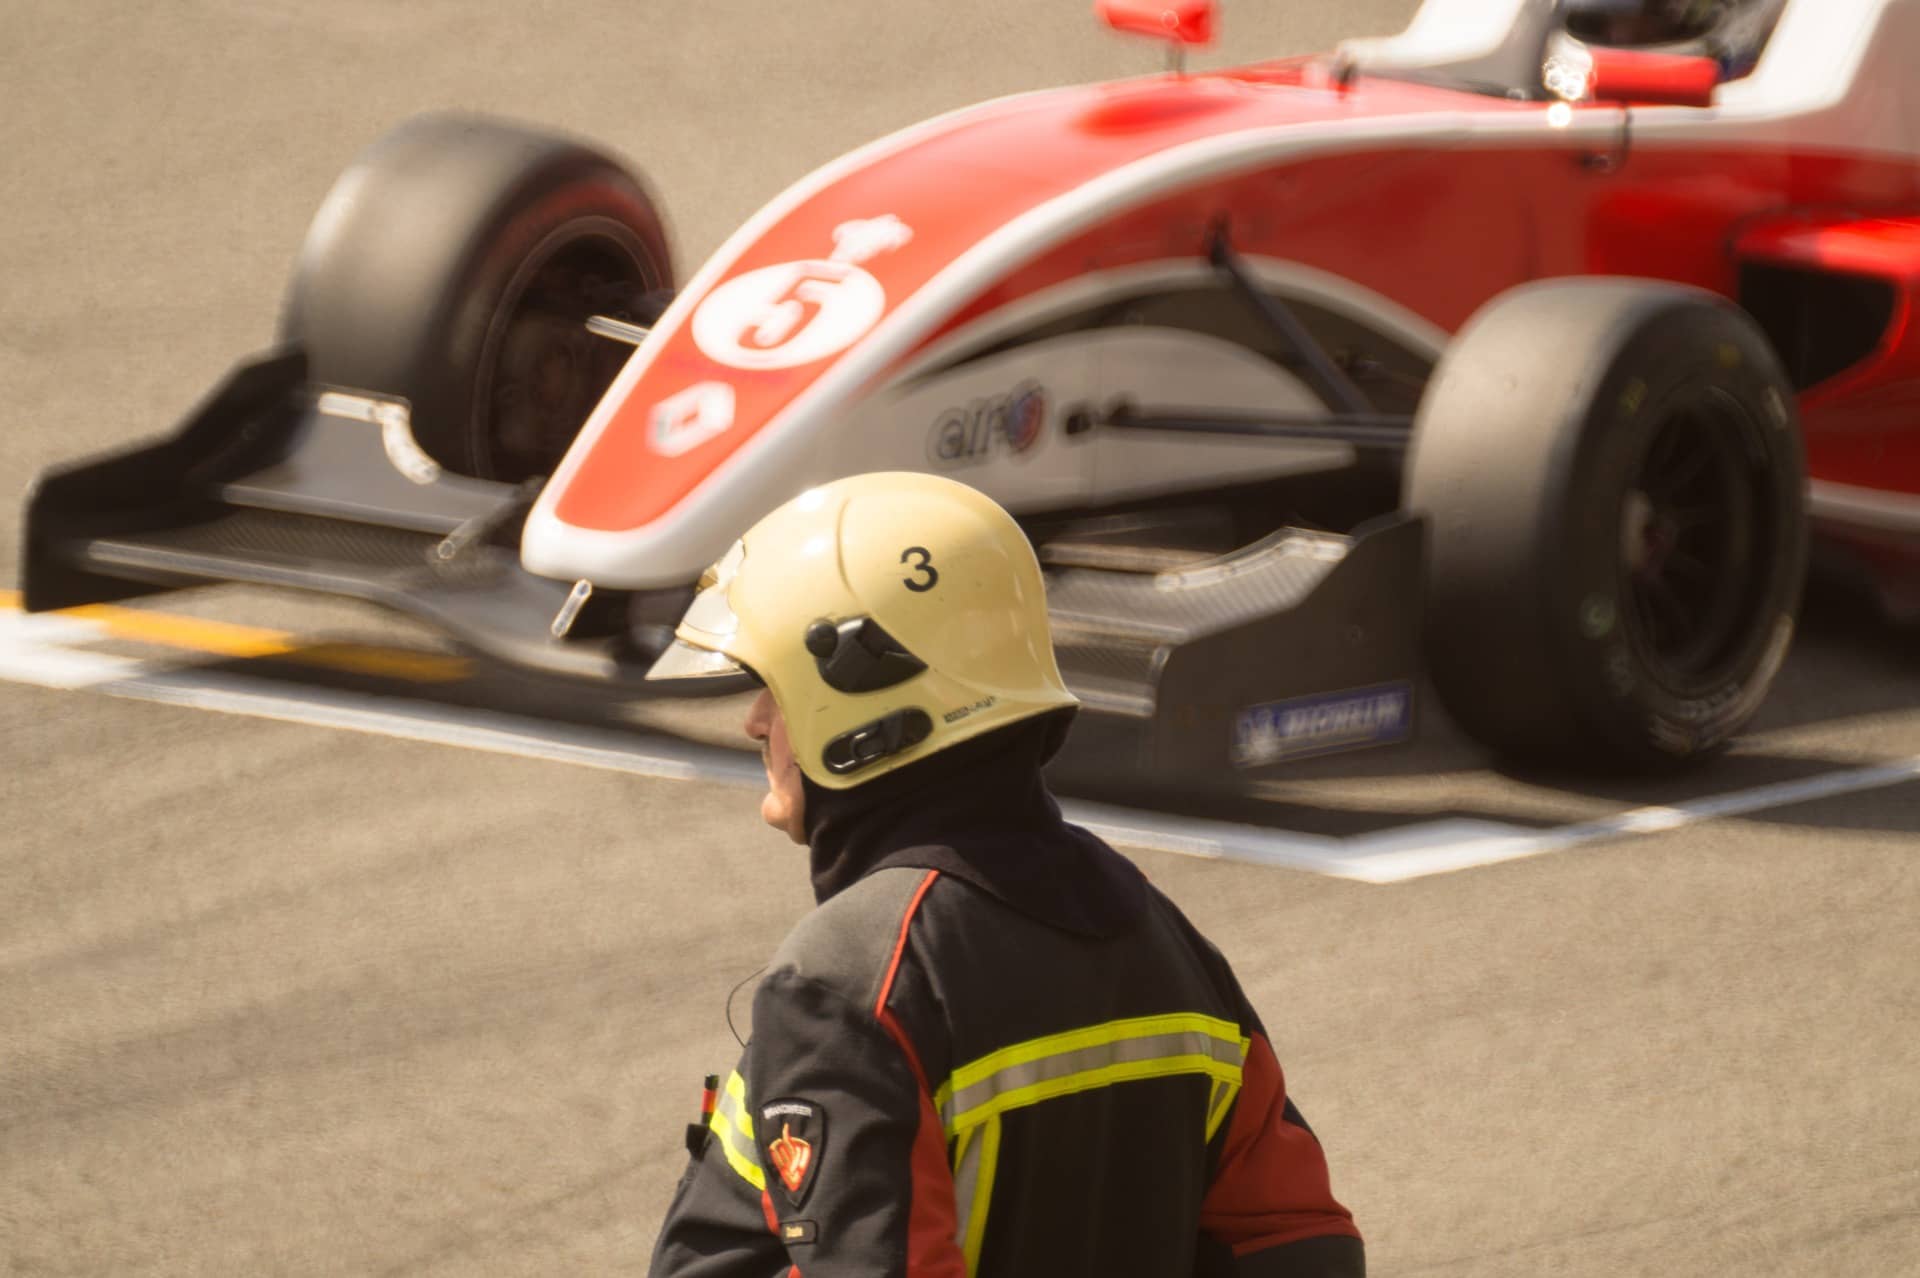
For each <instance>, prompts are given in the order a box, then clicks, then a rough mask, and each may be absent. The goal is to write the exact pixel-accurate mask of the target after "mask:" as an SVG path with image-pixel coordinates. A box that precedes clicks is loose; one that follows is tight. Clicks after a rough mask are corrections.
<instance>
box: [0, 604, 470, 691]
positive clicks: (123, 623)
mask: <svg viewBox="0 0 1920 1278" xmlns="http://www.w3.org/2000/svg"><path fill="white" fill-rule="evenodd" d="M0 611H5V612H18V611H20V592H19V591H17V590H0ZM49 615H50V616H56V617H72V618H73V619H75V620H76V621H87V622H91V623H93V624H94V625H97V626H99V627H100V628H101V629H102V630H104V631H106V632H107V633H108V634H110V635H112V636H113V637H114V638H116V639H131V640H135V641H138V642H140V643H151V644H157V645H159V646H161V647H164V648H179V649H183V650H185V651H188V652H199V653H206V654H209V655H212V656H217V657H236V658H242V659H245V658H254V659H258V658H262V657H278V658H281V659H283V660H287V661H293V662H298V663H299V664H301V665H308V666H319V667H322V668H325V669H328V670H341V671H345V672H347V673H350V674H365V675H378V676H381V677H384V678H389V679H404V680H406V681H407V682H409V683H457V682H459V681H460V680H462V679H465V678H467V677H468V676H469V675H471V674H472V673H473V663H472V662H471V661H469V660H468V659H467V658H465V657H450V656H447V655H445V654H443V653H437V652H412V651H408V650H407V649H404V648H377V647H368V646H362V645H359V644H345V643H305V642H302V641H301V640H300V638H299V637H298V636H296V635H292V634H289V633H287V632H286V631H284V630H263V629H260V628H259V627H256V626H236V625H233V624H231V623H229V622H225V621H201V620H199V619H198V618H195V617H180V616H175V615H174V614H172V613H165V612H147V611H145V610H144V609H139V608H121V607H117V606H115V605H113V604H84V605H82V606H81V607H78V608H63V609H61V610H60V611H58V612H55V613H51V614H49Z"/></svg>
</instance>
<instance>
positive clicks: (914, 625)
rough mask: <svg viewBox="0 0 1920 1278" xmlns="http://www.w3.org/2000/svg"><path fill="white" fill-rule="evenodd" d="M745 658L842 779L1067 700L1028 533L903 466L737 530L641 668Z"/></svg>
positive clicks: (692, 672)
mask: <svg viewBox="0 0 1920 1278" xmlns="http://www.w3.org/2000/svg"><path fill="white" fill-rule="evenodd" d="M743 669H744V670H747V671H750V672H751V673H752V674H754V675H755V676H756V677H757V678H759V679H760V680H761V681H762V682H763V683H765V684H766V685H767V688H768V690H769V691H771V692H772V694H773V699H774V701H775V702H776V703H777V704H778V705H779V707H780V712H781V715H782V716H783V717H784V718H785V719H786V724H787V736H788V738H789V739H790V740H791V741H792V743H793V752H794V757H795V758H796V759H797V760H798V761H799V764H800V767H801V769H802V770H803V771H804V772H805V773H806V774H807V776H808V778H809V779H811V780H812V781H813V782H815V783H816V784H818V785H822V786H825V787H827V788H829V789H836V790H837V789H845V788H847V787H849V786H854V785H859V784H860V783H862V782H864V781H868V780H870V779H872V778H874V777H877V776H881V775H884V774H885V773H888V772H891V771H893V770H894V769H896V768H899V767H902V766H904V765H905V764H908V763H911V762H913V761H914V760H916V759H921V758H925V757H926V756H927V755H930V754H934V753H937V752H938V751H940V750H944V749H946V748H948V747H949V746H954V745H958V744H959V743H960V742H962V741H965V740H968V739H969V738H972V737H977V736H979V735H980V734H981V733H983V732H987V731H990V730H992V729H994V728H998V727H1002V726H1005V725H1006V724H1009V723H1013V722H1016V721H1018V720H1020V719H1027V718H1031V717H1033V716H1034V715H1038V714H1044V713H1046V712H1047V711H1049V710H1055V709H1058V708H1061V707H1063V706H1072V705H1076V704H1078V703H1077V702H1076V701H1075V700H1074V697H1073V694H1072V693H1070V692H1068V691H1067V688H1066V685H1065V684H1064V683H1063V682H1061V679H1060V668H1059V666H1058V664H1057V663H1056V662H1055V660H1054V656H1053V642H1052V638H1051V635H1050V633H1049V630H1048V626H1047V602H1046V588H1045V585H1044V584H1043V583H1042V581H1041V577H1040V565H1039V562H1038V561H1037V560H1036V559H1035V558H1034V554H1033V547H1032V546H1031V545H1030V544H1029V543H1028V541H1027V538H1026V534H1025V533H1023V532H1021V531H1020V526H1019V525H1018V524H1016V523H1015V522H1014V521H1013V517H1012V516H1010V515H1009V514H1007V512H1006V511H1004V510H1002V509H1001V508H1000V507H999V506H998V505H996V504H995V503H994V502H993V501H992V500H991V499H989V498H987V497H986V496H983V495H982V494H980V493H978V492H975V491H974V490H973V489H971V488H969V487H967V486H966V485H965V484H960V483H956V482H954V481H953V480H950V479H943V478H940V477H938V476H935V475H925V474H917V473H909V472H897V473H894V472H888V473H880V474H872V475H856V476H854V477H853V478H850V479H842V480H838V481H836V482H834V483H831V484H827V485H824V486H823V487H820V488H815V489H811V490H810V491H808V492H805V493H802V494H801V495H800V496H798V497H796V498H794V499H793V500H792V501H790V502H788V503H787V504H786V505H784V506H781V507H780V508H779V509H777V510H775V511H774V512H773V513H772V514H770V515H768V516H767V517H766V518H764V519H762V520H761V521H760V522H759V523H757V524H755V525H754V526H753V527H752V528H749V529H748V530H747V531H746V533H745V534H744V535H743V536H742V537H741V538H740V540H739V541H737V542H735V543H734V546H733V548H732V549H731V550H729V551H728V552H727V554H726V555H725V556H723V557H722V558H721V560H720V562H718V563H716V564H715V565H714V566H713V567H711V568H709V569H708V570H707V571H706V573H705V574H704V575H703V576H702V577H701V579H700V590H699V593H698V594H697V595H696V596H695V598H694V601H693V603H692V605H691V606H690V607H689V608H688V609H687V613H686V616H685V617H684V618H683V619H682V620H681V622H680V625H679V628H678V629H677V630H676V631H675V632H674V643H673V645H672V646H671V647H670V648H668V649H667V651H666V652H665V653H663V654H662V655H661V657H660V659H659V660H658V661H657V662H655V663H654V666H653V669H652V670H651V671H649V672H648V676H647V677H648V678H650V679H668V678H671V679H684V678H690V677H699V676H712V675H722V674H734V673H737V672H739V671H741V670H743Z"/></svg>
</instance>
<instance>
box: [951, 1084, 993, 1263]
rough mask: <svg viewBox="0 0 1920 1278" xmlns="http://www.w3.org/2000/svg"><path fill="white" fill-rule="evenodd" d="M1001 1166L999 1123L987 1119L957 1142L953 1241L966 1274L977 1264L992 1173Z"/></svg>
mask: <svg viewBox="0 0 1920 1278" xmlns="http://www.w3.org/2000/svg"><path fill="white" fill-rule="evenodd" d="M999 1165H1000V1120H999V1119H998V1118H997V1117H996V1118H989V1119H988V1120H987V1121H986V1122H984V1123H981V1124H980V1125H979V1126H977V1127H970V1128H968V1129H967V1132H966V1134H965V1135H964V1136H962V1137H961V1138H960V1145H959V1149H958V1151H957V1153H956V1157H955V1159H954V1168H953V1203H954V1209H955V1215H956V1228H955V1231H954V1241H956V1242H958V1243H959V1244H960V1252H961V1254H962V1255H964V1256H965V1257H966V1260H967V1273H968V1274H972V1273H973V1272H974V1270H975V1268H976V1267H977V1266H978V1265H979V1264H980V1245H981V1243H983V1242H985V1241H986V1237H987V1207H988V1205H989V1204H990V1203H991V1202H992V1200H993V1173H994V1171H995V1169H996V1168H998V1167H999Z"/></svg>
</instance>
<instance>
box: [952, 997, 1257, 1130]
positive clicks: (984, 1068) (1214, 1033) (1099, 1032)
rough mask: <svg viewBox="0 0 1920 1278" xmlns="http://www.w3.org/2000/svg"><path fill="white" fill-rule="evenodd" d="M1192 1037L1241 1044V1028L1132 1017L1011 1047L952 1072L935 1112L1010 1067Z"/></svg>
mask: <svg viewBox="0 0 1920 1278" xmlns="http://www.w3.org/2000/svg"><path fill="white" fill-rule="evenodd" d="M1193 1033H1198V1034H1206V1035H1208V1036H1209V1037H1212V1038H1217V1039H1220V1040H1222V1041H1224V1042H1228V1043H1240V1042H1242V1040H1241V1037H1240V1027H1239V1026H1238V1025H1236V1024H1234V1023H1233V1022H1232V1021H1223V1020H1221V1019H1220V1018H1218V1017H1215V1016H1203V1015H1201V1014H1200V1013H1198V1012H1174V1013H1171V1014H1168V1015H1164V1016H1133V1017H1128V1018H1127V1019H1125V1020H1118V1021H1105V1022H1102V1023H1101V1024H1099V1025H1088V1026H1085V1027H1083V1028H1081V1029H1076V1030H1068V1031H1067V1032H1066V1033H1064V1034H1049V1035H1047V1036H1046V1037H1044V1038H1034V1039H1028V1040H1027V1041H1026V1042H1024V1043H1015V1044H1014V1045H1013V1046H1011V1047H1003V1048H1001V1049H1000V1050H999V1051H997V1052H992V1053H989V1054H988V1055H986V1056H982V1057H981V1058H980V1059H979V1060H977V1061H972V1062H969V1063H968V1064H966V1065H962V1066H961V1067H960V1068H959V1069H957V1070H955V1071H954V1072H953V1077H952V1078H949V1079H948V1080H947V1081H946V1082H945V1083H943V1084H941V1087H940V1090H939V1091H938V1092H937V1093H935V1095H934V1098H933V1104H934V1108H936V1109H944V1108H945V1106H946V1103H947V1101H948V1100H950V1099H951V1098H952V1096H953V1093H954V1092H955V1091H959V1090H964V1089H965V1088H968V1087H971V1086H972V1085H973V1084H975V1083H977V1082H979V1081H980V1080H982V1079H985V1078H990V1077H992V1076H993V1075H995V1074H997V1073H999V1072H1000V1071H1001V1070H1003V1069H1007V1068H1009V1067H1010V1066H1014V1065H1025V1064H1029V1063H1031V1062H1033V1061H1037V1060H1040V1059H1042V1058H1044V1057H1048V1056H1059V1055H1063V1054H1064V1053H1067V1052H1077V1051H1080V1050H1081V1049H1083V1048H1088V1047H1100V1046H1102V1045H1104V1044H1107V1043H1117V1042H1120V1041H1121V1040H1123V1039H1129V1038H1151V1037H1156V1036H1158V1035H1162V1034H1193Z"/></svg>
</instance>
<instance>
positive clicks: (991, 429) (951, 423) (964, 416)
mask: <svg viewBox="0 0 1920 1278" xmlns="http://www.w3.org/2000/svg"><path fill="white" fill-rule="evenodd" d="M1046 424H1047V393H1046V391H1045V390H1043V389H1042V388H1041V386H1040V384H1039V383H1038V382H1022V383H1021V384H1020V385H1018V386H1016V387H1014V389H1013V390H1012V391H1011V392H1009V393H1008V394H1005V395H993V396H988V397H987V398H985V399H976V400H974V401H973V402H972V403H970V404H968V405H967V406H966V407H964V408H950V409H948V410H947V411H946V412H944V413H942V414H940V417H939V420H937V421H935V422H934V424H933V430H932V432H931V433H930V434H929V435H928V436H927V457H928V459H929V460H930V461H932V462H933V463H934V464H935V465H938V466H966V465H971V464H973V463H976V462H983V461H988V460H991V459H992V458H994V457H999V456H1010V457H1017V456H1020V455H1022V454H1024V453H1027V452H1029V451H1031V450H1032V448H1033V446H1034V445H1035V444H1038V443H1039V442H1040V435H1041V433H1042V431H1043V430H1044V429H1045V427H1046Z"/></svg>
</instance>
